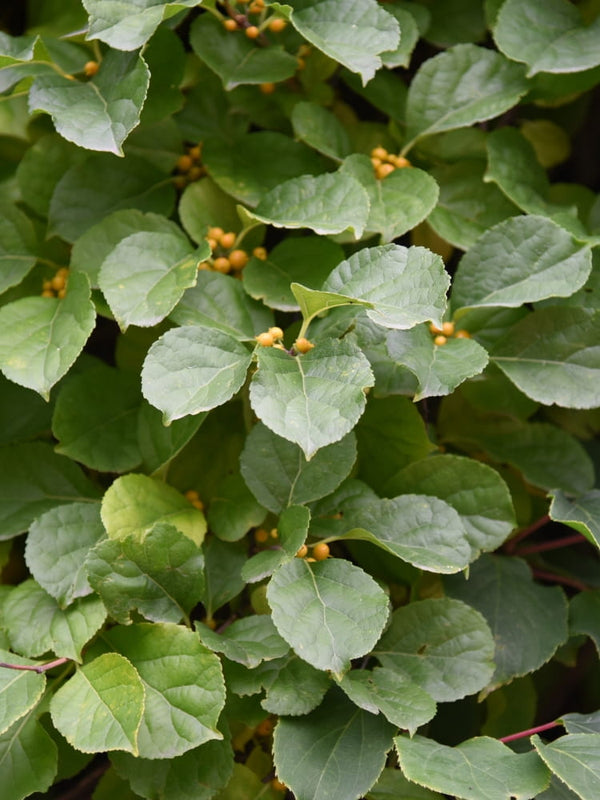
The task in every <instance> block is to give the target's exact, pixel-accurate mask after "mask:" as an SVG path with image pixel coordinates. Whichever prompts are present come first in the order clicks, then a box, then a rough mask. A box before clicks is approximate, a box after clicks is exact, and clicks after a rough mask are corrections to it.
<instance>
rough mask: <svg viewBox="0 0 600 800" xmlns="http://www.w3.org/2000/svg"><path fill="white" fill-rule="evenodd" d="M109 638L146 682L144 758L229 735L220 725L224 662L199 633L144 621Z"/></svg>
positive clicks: (177, 753) (168, 754)
mask: <svg viewBox="0 0 600 800" xmlns="http://www.w3.org/2000/svg"><path fill="white" fill-rule="evenodd" d="M105 640H106V641H107V642H109V643H110V644H111V645H112V646H113V647H114V648H115V650H116V651H117V653H119V654H120V657H125V658H126V659H127V660H128V662H129V663H131V664H132V665H133V667H134V668H135V669H136V670H137V672H138V674H139V677H140V679H141V681H142V684H143V686H144V693H145V698H146V699H145V704H144V713H143V716H142V720H141V724H140V727H139V730H138V737H137V742H138V748H139V755H140V756H141V757H142V758H175V757H176V756H180V755H182V754H183V753H185V752H187V751H188V750H191V749H192V748H194V747H198V746H199V745H201V744H203V743H204V742H207V741H209V740H211V739H222V738H223V737H222V734H221V733H219V731H218V730H217V727H216V725H217V720H218V718H219V714H220V713H221V709H222V708H223V706H224V704H225V684H224V681H223V674H222V671H221V664H220V662H219V659H218V658H217V656H215V655H214V654H213V653H210V652H209V651H208V650H207V649H206V648H205V647H204V646H203V645H202V644H201V642H200V640H199V639H198V637H197V635H196V634H195V633H193V632H192V631H190V630H187V629H186V628H183V627H181V626H179V625H172V624H164V623H163V624H156V623H154V624H151V623H141V624H139V625H133V626H130V627H127V628H124V627H120V626H117V627H115V628H112V629H111V630H110V631H109V632H108V633H106V634H105ZM135 755H138V753H135Z"/></svg>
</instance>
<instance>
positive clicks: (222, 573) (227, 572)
mask: <svg viewBox="0 0 600 800" xmlns="http://www.w3.org/2000/svg"><path fill="white" fill-rule="evenodd" d="M202 549H203V550H204V578H205V582H206V596H205V599H204V601H203V604H204V607H205V608H206V614H207V616H208V617H209V618H212V615H213V614H214V612H215V611H218V610H219V609H220V608H221V607H222V606H224V605H225V603H228V602H229V601H230V600H232V599H233V598H234V597H237V595H238V594H239V593H240V592H241V591H242V589H243V588H244V586H245V585H246V582H245V581H243V580H242V577H241V571H242V567H243V565H244V564H245V562H246V558H247V555H246V550H247V547H246V544H245V543H244V542H242V543H240V544H232V543H230V542H223V541H221V539H217V537H216V536H211V537H209V538H208V539H207V540H206V541H205V542H204V544H203V546H202Z"/></svg>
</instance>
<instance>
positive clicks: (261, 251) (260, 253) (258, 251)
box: [252, 247, 268, 261]
mask: <svg viewBox="0 0 600 800" xmlns="http://www.w3.org/2000/svg"><path fill="white" fill-rule="evenodd" d="M252 255H253V256H254V257H255V258H260V260H261V261H266V260H267V255H268V254H267V251H266V250H265V248H264V247H255V248H254V250H253V251H252Z"/></svg>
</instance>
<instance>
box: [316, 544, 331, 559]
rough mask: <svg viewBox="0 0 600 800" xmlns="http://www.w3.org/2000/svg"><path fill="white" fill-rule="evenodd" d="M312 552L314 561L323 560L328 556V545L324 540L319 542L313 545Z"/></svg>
mask: <svg viewBox="0 0 600 800" xmlns="http://www.w3.org/2000/svg"><path fill="white" fill-rule="evenodd" d="M312 553H313V558H314V559H315V560H316V561H325V559H326V558H329V545H328V544H327V543H326V542H319V543H318V544H316V545H315V546H314V547H313V551H312Z"/></svg>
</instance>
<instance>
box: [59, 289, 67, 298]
mask: <svg viewBox="0 0 600 800" xmlns="http://www.w3.org/2000/svg"><path fill="white" fill-rule="evenodd" d="M56 296H57V297H58V299H59V300H62V299H63V298H65V297H66V296H67V290H66V289H59V290H58V292H57V293H56Z"/></svg>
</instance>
